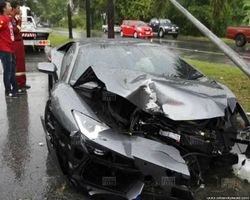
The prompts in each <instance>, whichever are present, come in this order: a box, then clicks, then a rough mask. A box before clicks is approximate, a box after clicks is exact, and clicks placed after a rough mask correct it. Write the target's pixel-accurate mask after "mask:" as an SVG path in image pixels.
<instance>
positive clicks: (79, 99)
mask: <svg viewBox="0 0 250 200" xmlns="http://www.w3.org/2000/svg"><path fill="white" fill-rule="evenodd" d="M49 58H50V60H51V62H49V63H40V64H39V67H38V69H39V71H41V72H45V73H47V74H49V93H50V95H49V96H50V97H49V100H48V102H47V106H46V109H45V116H44V117H43V118H42V122H43V125H44V128H45V132H46V139H47V145H48V148H49V151H50V152H51V153H54V154H55V155H56V157H57V160H58V162H59V164H60V166H61V168H62V170H63V172H64V173H65V174H67V176H68V178H69V180H70V182H71V183H72V184H73V185H74V186H75V187H76V188H78V189H79V190H81V191H84V192H87V193H88V194H89V195H90V196H92V197H95V198H100V197H102V198H104V199H109V200H110V199H115V200H120V199H128V200H132V199H141V195H142V194H150V195H153V196H155V197H157V198H158V197H159V198H160V197H165V198H164V199H166V197H168V198H167V199H185V200H188V199H193V195H192V192H191V190H190V188H191V186H192V187H193V186H196V185H199V184H201V183H204V178H203V175H204V174H205V173H206V172H207V171H208V170H209V169H210V167H211V166H212V165H213V166H216V165H218V166H220V167H227V166H232V165H233V164H236V163H237V162H238V156H237V154H235V153H233V151H232V149H233V147H234V146H235V145H236V144H237V145H238V144H239V143H240V145H245V152H244V153H245V154H246V156H249V152H250V148H249V134H250V131H249V129H250V128H249V127H250V123H249V120H248V118H247V116H246V114H245V112H244V111H243V109H242V107H241V106H240V104H239V103H238V102H237V99H236V97H235V96H234V94H233V93H232V92H231V91H230V90H229V89H228V88H227V87H226V86H224V85H222V84H220V83H218V82H216V81H215V80H212V79H210V78H208V77H206V76H204V75H203V74H202V73H201V72H199V71H197V70H196V69H195V68H193V67H192V66H191V65H189V64H188V63H186V62H185V61H184V60H182V59H181V58H179V57H178V56H176V55H174V54H173V53H172V52H171V51H170V50H168V49H167V48H166V47H163V46H160V45H157V44H152V43H149V42H141V41H124V40H123V41H119V40H118V41H117V40H116V41H114V40H95V41H93V40H86V41H83V42H70V43H67V44H65V45H63V46H61V47H59V48H55V49H53V50H52V51H51V53H50V57H49Z"/></svg>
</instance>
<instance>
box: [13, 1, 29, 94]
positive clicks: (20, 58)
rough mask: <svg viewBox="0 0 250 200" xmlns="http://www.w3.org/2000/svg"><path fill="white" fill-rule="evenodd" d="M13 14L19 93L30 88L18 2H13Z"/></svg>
mask: <svg viewBox="0 0 250 200" xmlns="http://www.w3.org/2000/svg"><path fill="white" fill-rule="evenodd" d="M11 7H12V12H11V21H12V25H13V30H14V36H15V41H14V45H13V48H14V52H15V55H16V80H17V85H18V88H19V90H18V91H19V92H20V93H21V92H25V91H26V89H29V88H30V86H28V85H26V66H25V49H24V44H23V38H22V33H21V26H22V18H21V11H20V4H19V3H18V2H17V1H12V2H11Z"/></svg>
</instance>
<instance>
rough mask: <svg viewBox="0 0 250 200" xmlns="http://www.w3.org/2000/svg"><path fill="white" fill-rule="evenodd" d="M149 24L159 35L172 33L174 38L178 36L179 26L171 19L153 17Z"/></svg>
mask: <svg viewBox="0 0 250 200" xmlns="http://www.w3.org/2000/svg"><path fill="white" fill-rule="evenodd" d="M149 26H150V27H151V28H152V29H153V32H155V33H157V34H158V37H161V38H163V37H164V36H165V35H172V36H173V37H174V38H177V37H178V34H179V27H178V26H176V25H175V24H173V23H172V22H171V21H170V20H169V19H157V18H153V19H151V20H150V22H149Z"/></svg>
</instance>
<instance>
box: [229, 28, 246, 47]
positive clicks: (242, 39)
mask: <svg viewBox="0 0 250 200" xmlns="http://www.w3.org/2000/svg"><path fill="white" fill-rule="evenodd" d="M227 38H229V39H232V40H235V44H236V46H238V47H243V46H245V45H246V43H247V42H250V27H249V26H245V27H244V26H242V27H228V28H227Z"/></svg>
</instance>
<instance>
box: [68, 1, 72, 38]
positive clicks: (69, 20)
mask: <svg viewBox="0 0 250 200" xmlns="http://www.w3.org/2000/svg"><path fill="white" fill-rule="evenodd" d="M68 28H69V38H70V39H72V38H73V32H72V10H71V5H70V3H68Z"/></svg>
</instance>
